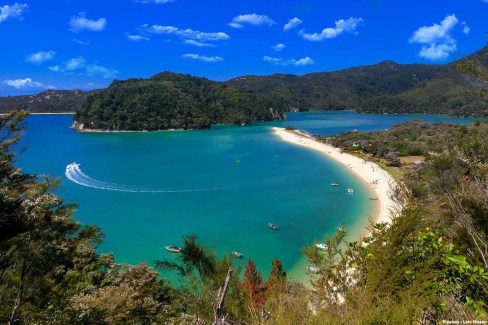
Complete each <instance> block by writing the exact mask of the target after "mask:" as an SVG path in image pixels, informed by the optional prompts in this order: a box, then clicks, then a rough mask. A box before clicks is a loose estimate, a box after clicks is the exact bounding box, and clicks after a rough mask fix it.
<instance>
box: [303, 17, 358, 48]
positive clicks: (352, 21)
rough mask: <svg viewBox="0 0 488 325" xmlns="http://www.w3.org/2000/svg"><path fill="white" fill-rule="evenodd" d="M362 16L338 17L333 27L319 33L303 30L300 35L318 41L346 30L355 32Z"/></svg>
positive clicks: (334, 36) (333, 36)
mask: <svg viewBox="0 0 488 325" xmlns="http://www.w3.org/2000/svg"><path fill="white" fill-rule="evenodd" d="M363 22H364V20H363V19H362V18H355V17H350V18H349V19H346V20H344V19H339V20H336V21H335V27H327V28H324V29H323V30H322V31H321V32H320V33H313V34H308V33H305V32H304V31H303V30H302V31H300V35H302V37H303V38H304V39H306V40H307V41H312V42H320V41H323V40H325V39H330V38H336V37H337V36H339V35H341V34H343V33H345V32H348V33H357V32H356V30H357V28H358V27H359V26H361V25H362V24H363Z"/></svg>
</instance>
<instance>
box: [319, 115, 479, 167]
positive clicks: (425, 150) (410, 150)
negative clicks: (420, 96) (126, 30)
mask: <svg viewBox="0 0 488 325" xmlns="http://www.w3.org/2000/svg"><path fill="white" fill-rule="evenodd" d="M463 128H464V129H465V128H466V126H463V125H457V124H448V123H426V122H422V121H420V120H414V121H409V122H405V123H401V124H397V125H394V126H393V128H391V129H389V130H386V131H378V132H346V133H342V134H339V135H336V136H333V137H329V138H327V139H320V140H321V141H326V142H328V143H330V144H332V145H333V146H335V147H339V148H341V149H343V150H347V151H351V150H352V149H354V150H356V151H361V152H363V153H365V154H369V155H371V156H373V157H377V158H385V159H387V160H388V161H389V162H390V164H391V165H393V166H398V165H399V161H398V159H397V157H404V156H417V155H424V156H428V155H429V154H431V153H435V154H438V153H441V152H443V151H444V150H446V149H447V148H448V147H449V146H450V145H453V144H454V142H455V139H456V136H457V135H458V134H461V133H462V130H463ZM470 128H471V127H470ZM354 144H357V145H358V146H354Z"/></svg>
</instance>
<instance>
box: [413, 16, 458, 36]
mask: <svg viewBox="0 0 488 325" xmlns="http://www.w3.org/2000/svg"><path fill="white" fill-rule="evenodd" d="M457 23H458V19H457V18H456V15H449V16H446V17H445V18H444V19H443V20H442V22H441V24H440V25H439V24H433V25H432V26H423V27H420V28H419V29H417V30H416V31H415V32H414V33H413V34H412V36H411V37H410V43H434V42H436V41H438V40H441V39H444V38H446V37H447V36H449V33H450V32H451V31H452V29H453V28H454V26H456V24H457Z"/></svg>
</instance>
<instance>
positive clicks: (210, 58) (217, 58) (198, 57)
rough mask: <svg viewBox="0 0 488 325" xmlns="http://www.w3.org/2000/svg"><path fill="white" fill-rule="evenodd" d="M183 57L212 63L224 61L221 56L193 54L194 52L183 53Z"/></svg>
mask: <svg viewBox="0 0 488 325" xmlns="http://www.w3.org/2000/svg"><path fill="white" fill-rule="evenodd" d="M181 57H182V58H183V59H188V60H195V61H201V62H211V63H215V62H221V61H224V58H222V57H220V56H204V55H199V54H193V53H187V54H183V55H182V56H181Z"/></svg>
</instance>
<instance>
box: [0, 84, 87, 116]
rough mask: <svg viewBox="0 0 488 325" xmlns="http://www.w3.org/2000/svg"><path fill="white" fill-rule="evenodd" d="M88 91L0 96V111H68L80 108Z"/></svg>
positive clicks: (56, 91) (58, 91) (57, 91)
mask: <svg viewBox="0 0 488 325" xmlns="http://www.w3.org/2000/svg"><path fill="white" fill-rule="evenodd" d="M89 94H90V92H86V91H82V90H46V91H43V92H42V93H39V94H36V95H24V96H8V97H0V113H2V112H3V113H5V112H9V111H11V110H25V111H28V112H31V113H68V112H75V111H77V110H79V109H80V108H81V105H82V104H83V102H84V100H85V98H86V97H87V96H88V95H89Z"/></svg>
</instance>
